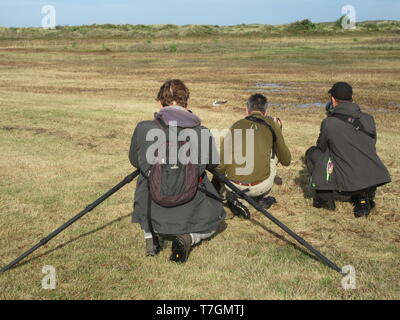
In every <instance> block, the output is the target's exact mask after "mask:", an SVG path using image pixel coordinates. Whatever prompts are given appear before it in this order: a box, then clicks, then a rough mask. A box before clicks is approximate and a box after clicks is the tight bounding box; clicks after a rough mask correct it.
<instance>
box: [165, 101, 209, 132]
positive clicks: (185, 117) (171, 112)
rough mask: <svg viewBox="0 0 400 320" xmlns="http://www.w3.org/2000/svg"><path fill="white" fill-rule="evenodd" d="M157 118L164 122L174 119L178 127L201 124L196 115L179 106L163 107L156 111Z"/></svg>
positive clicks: (167, 122) (191, 126) (190, 126)
mask: <svg viewBox="0 0 400 320" xmlns="http://www.w3.org/2000/svg"><path fill="white" fill-rule="evenodd" d="M157 118H161V119H162V120H163V121H164V122H165V124H167V125H168V124H169V123H170V122H171V121H175V122H176V123H177V126H178V127H181V128H193V127H196V126H199V125H200V124H201V120H200V118H199V117H198V116H196V115H195V114H193V113H192V112H190V111H188V110H187V109H185V108H183V107H180V106H170V107H164V108H162V109H161V111H159V112H158V113H157Z"/></svg>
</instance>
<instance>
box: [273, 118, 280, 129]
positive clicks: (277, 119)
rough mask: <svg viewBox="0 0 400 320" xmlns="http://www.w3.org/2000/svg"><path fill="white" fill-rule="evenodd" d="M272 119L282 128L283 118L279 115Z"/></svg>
mask: <svg viewBox="0 0 400 320" xmlns="http://www.w3.org/2000/svg"><path fill="white" fill-rule="evenodd" d="M272 119H273V120H274V122H275V123H276V124H278V126H279V127H280V128H281V129H282V121H281V119H279V118H278V117H272Z"/></svg>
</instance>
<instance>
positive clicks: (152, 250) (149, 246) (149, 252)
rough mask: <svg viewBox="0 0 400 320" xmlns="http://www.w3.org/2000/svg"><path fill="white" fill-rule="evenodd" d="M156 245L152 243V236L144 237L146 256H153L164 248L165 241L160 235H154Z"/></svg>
mask: <svg viewBox="0 0 400 320" xmlns="http://www.w3.org/2000/svg"><path fill="white" fill-rule="evenodd" d="M156 238H157V245H155V244H154V241H153V238H148V239H146V256H148V257H154V256H156V255H157V254H159V253H160V251H161V250H163V249H164V244H165V241H164V239H163V237H162V236H160V235H156Z"/></svg>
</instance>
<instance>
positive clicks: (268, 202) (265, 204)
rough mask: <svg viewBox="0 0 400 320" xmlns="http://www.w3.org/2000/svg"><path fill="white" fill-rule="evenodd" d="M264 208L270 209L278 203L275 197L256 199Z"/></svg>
mask: <svg viewBox="0 0 400 320" xmlns="http://www.w3.org/2000/svg"><path fill="white" fill-rule="evenodd" d="M255 200H256V201H257V202H258V203H259V204H260V205H261V206H262V207H263V208H264V209H269V208H271V206H272V205H273V204H275V203H277V201H276V199H275V198H274V197H265V198H264V197H260V198H256V199H255Z"/></svg>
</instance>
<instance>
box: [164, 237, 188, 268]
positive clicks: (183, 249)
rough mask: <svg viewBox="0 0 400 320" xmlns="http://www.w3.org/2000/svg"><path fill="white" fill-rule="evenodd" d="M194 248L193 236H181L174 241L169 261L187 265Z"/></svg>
mask: <svg viewBox="0 0 400 320" xmlns="http://www.w3.org/2000/svg"><path fill="white" fill-rule="evenodd" d="M191 247H192V236H191V235H190V234H189V233H185V234H180V235H179V236H176V237H175V239H174V241H172V252H171V257H170V258H169V260H171V261H173V262H177V263H185V262H186V261H187V259H188V257H189V251H190V248H191Z"/></svg>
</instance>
